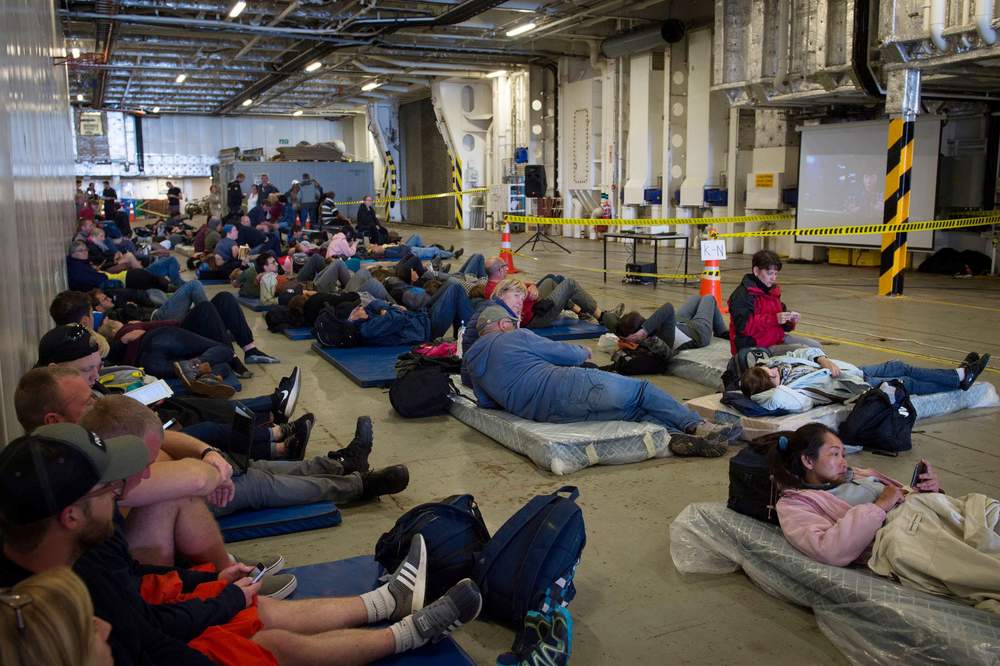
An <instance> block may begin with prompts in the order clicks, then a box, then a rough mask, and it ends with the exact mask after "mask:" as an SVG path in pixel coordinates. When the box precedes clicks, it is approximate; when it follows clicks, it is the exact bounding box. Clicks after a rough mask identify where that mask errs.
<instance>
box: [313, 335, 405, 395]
mask: <svg viewBox="0 0 1000 666" xmlns="http://www.w3.org/2000/svg"><path fill="white" fill-rule="evenodd" d="M312 348H313V351H315V352H316V353H317V354H319V355H320V356H322V357H323V358H324V359H326V360H327V361H328V362H329V363H330V364H332V365H333V366H334V367H335V368H337V369H338V370H340V371H341V372H343V373H344V374H345V375H347V376H348V377H349V378H350V379H351V381H352V382H354V383H355V384H357V385H358V386H360V387H361V388H369V387H372V386H388V385H389V384H391V383H392V382H393V380H395V379H396V359H397V358H398V357H399V355H400V354H405V353H406V352H408V351H410V348H409V347H408V346H406V345H400V346H398V347H347V348H344V347H324V346H322V345H320V344H319V343H318V342H314V343H313V344H312Z"/></svg>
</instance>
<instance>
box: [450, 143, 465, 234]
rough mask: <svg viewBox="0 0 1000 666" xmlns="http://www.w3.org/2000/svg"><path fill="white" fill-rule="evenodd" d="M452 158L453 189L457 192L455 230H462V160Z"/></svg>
mask: <svg viewBox="0 0 1000 666" xmlns="http://www.w3.org/2000/svg"><path fill="white" fill-rule="evenodd" d="M448 154H449V155H450V156H451V189H452V191H454V192H455V228H456V229H461V228H462V195H461V192H462V158H460V157H459V156H458V155H452V154H451V153H450V152H449V153H448Z"/></svg>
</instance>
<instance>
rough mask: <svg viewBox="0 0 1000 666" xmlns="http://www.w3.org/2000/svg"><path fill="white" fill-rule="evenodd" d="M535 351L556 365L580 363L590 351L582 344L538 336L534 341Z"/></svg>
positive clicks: (587, 356)
mask: <svg viewBox="0 0 1000 666" xmlns="http://www.w3.org/2000/svg"><path fill="white" fill-rule="evenodd" d="M532 343H533V345H534V351H535V352H536V353H537V354H538V355H539V356H540V357H541V358H542V359H544V360H546V361H548V362H549V363H553V364H555V365H580V364H581V363H583V362H584V361H586V360H587V359H588V358H590V353H589V352H588V351H587V349H586V348H585V347H581V346H580V345H567V344H564V343H562V342H555V341H553V340H549V339H548V338H543V337H541V336H538V337H537V338H535V339H534V340H533V341H532Z"/></svg>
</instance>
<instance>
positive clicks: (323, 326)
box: [313, 303, 361, 347]
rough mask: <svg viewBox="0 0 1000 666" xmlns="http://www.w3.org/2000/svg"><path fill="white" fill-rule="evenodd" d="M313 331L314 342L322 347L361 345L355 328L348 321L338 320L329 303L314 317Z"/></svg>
mask: <svg viewBox="0 0 1000 666" xmlns="http://www.w3.org/2000/svg"><path fill="white" fill-rule="evenodd" d="M313 330H315V331H316V340H317V341H318V342H319V343H320V344H321V345H323V346H324V347H357V346H358V345H360V344H361V336H360V335H359V334H358V329H357V327H356V326H355V325H354V324H352V323H351V322H349V321H343V320H342V319H338V318H337V313H336V312H335V311H334V309H333V306H332V305H330V304H329V303H328V304H327V305H325V306H324V307H323V310H322V311H321V312H320V313H319V314H318V315H316V321H315V323H313Z"/></svg>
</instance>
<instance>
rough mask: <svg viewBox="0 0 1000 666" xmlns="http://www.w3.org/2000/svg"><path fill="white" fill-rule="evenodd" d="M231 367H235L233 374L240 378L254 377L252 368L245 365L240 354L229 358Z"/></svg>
mask: <svg viewBox="0 0 1000 666" xmlns="http://www.w3.org/2000/svg"><path fill="white" fill-rule="evenodd" d="M229 367H230V368H232V369H233V374H235V375H236V376H237V377H239V378H240V379H250V378H251V377H253V372H252V371H251V370H250V368H248V367H247V366H245V365H243V361H241V360H240V359H239V357H238V356H233V357H232V358H231V359H229Z"/></svg>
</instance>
